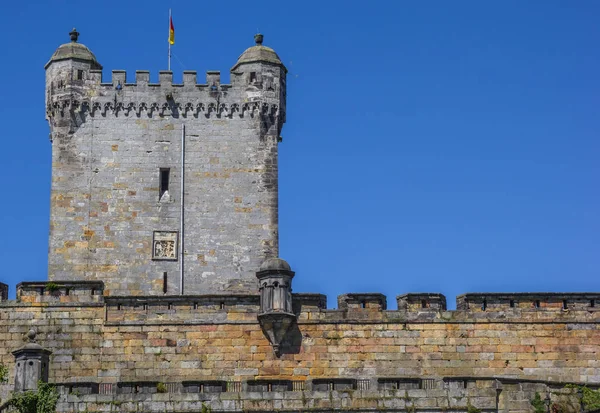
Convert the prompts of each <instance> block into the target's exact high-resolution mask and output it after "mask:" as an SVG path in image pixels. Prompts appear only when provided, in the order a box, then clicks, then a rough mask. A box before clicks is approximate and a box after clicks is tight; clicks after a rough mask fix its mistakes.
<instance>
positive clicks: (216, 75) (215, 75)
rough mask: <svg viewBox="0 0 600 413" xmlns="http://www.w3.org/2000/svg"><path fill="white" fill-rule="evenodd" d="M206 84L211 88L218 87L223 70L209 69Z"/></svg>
mask: <svg viewBox="0 0 600 413" xmlns="http://www.w3.org/2000/svg"><path fill="white" fill-rule="evenodd" d="M206 84H207V85H208V86H209V88H215V89H216V88H218V87H219V85H220V84H221V72H220V71H218V70H209V71H207V72H206Z"/></svg>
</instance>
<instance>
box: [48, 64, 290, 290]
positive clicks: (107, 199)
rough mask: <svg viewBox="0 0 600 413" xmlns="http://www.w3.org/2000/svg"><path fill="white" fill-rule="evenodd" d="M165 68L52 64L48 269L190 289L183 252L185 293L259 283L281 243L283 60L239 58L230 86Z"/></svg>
mask: <svg viewBox="0 0 600 413" xmlns="http://www.w3.org/2000/svg"><path fill="white" fill-rule="evenodd" d="M76 72H81V79H78V78H77V77H76V76H79V75H74V73H76ZM250 74H252V75H253V77H252V78H250ZM159 77H160V81H159V83H157V84H152V83H150V74H149V73H148V72H144V71H139V72H136V74H135V83H129V82H130V80H129V79H127V77H126V73H125V72H123V71H113V75H112V79H111V81H110V82H109V83H103V80H102V73H101V71H98V70H92V69H91V66H90V64H86V63H85V62H78V61H71V60H64V61H57V62H51V64H50V65H49V66H48V69H47V75H46V84H47V101H48V108H47V109H48V110H47V114H48V115H47V116H48V120H49V123H50V128H51V132H52V133H51V139H52V142H53V143H52V194H51V217H50V245H49V279H50V280H92V281H93V280H101V281H104V282H105V284H106V291H105V293H106V294H117V295H118V294H136V295H149V294H163V293H164V292H165V291H167V292H168V293H169V294H179V293H180V292H181V285H180V266H181V264H182V263H181V257H180V253H181V252H183V260H184V263H183V264H184V272H185V275H184V283H183V284H184V291H185V293H187V294H198V293H212V292H218V291H230V292H245V293H248V292H253V291H255V290H256V279H255V275H254V274H255V272H256V270H257V269H258V268H259V266H260V264H261V263H262V262H263V261H264V260H265V259H266V258H269V257H276V256H277V255H278V216H277V210H278V205H277V202H278V191H277V142H278V138H279V133H280V130H281V127H282V125H283V121H284V118H285V113H284V109H285V102H284V96H285V68H283V67H281V66H278V65H272V64H266V63H265V64H263V63H257V62H254V63H246V64H242V65H238V66H236V70H235V72H232V74H231V84H230V85H226V84H221V83H220V75H219V73H218V72H209V73H207V78H206V82H207V83H206V84H197V81H196V72H185V73H184V75H183V84H173V82H172V73H171V72H160V76H159ZM183 127H185V135H186V142H185V202H184V204H185V208H184V209H185V215H184V217H185V218H184V224H185V225H184V246H183V251H182V249H181V240H182V236H181V233H180V232H181V231H180V223H181V220H180V217H181V201H182V194H181V191H180V185H181V179H182V163H181V156H182V140H181V135H182V128H183ZM166 169H169V185H168V191H167V192H166V193H164V188H161V170H163V171H164V170H166ZM163 181H164V180H163ZM157 232H160V233H157Z"/></svg>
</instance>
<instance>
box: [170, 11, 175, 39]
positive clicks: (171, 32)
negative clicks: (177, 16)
mask: <svg viewBox="0 0 600 413" xmlns="http://www.w3.org/2000/svg"><path fill="white" fill-rule="evenodd" d="M169 44H175V26H173V17H171V16H169Z"/></svg>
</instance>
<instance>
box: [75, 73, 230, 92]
mask: <svg viewBox="0 0 600 413" xmlns="http://www.w3.org/2000/svg"><path fill="white" fill-rule="evenodd" d="M197 77H198V76H197V71H195V70H186V71H184V72H183V83H173V72H172V71H169V70H161V71H159V72H158V83H152V82H150V71H149V70H136V71H135V75H134V76H133V81H131V79H132V77H131V76H129V81H128V76H127V72H126V71H125V70H113V71H112V76H111V79H110V81H109V82H107V81H105V80H104V79H103V72H102V70H90V71H89V74H88V77H87V79H85V80H84V82H86V83H91V84H94V85H100V86H102V87H103V88H106V89H108V90H117V91H123V90H125V91H126V90H128V89H132V90H134V89H138V88H144V87H151V88H156V87H166V88H168V87H173V88H182V87H183V88H188V87H189V88H192V89H193V88H200V89H205V88H209V87H210V88H212V90H213V91H215V90H216V89H215V88H218V89H220V90H227V89H230V88H231V87H232V85H231V84H221V72H220V71H215V70H211V71H207V72H206V83H198V82H197Z"/></svg>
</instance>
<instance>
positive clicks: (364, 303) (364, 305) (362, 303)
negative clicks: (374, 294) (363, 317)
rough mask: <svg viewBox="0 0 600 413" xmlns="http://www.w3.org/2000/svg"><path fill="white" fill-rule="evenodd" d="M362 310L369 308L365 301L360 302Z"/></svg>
mask: <svg viewBox="0 0 600 413" xmlns="http://www.w3.org/2000/svg"><path fill="white" fill-rule="evenodd" d="M360 308H367V303H366V301H365V300H362V301H361V302H360Z"/></svg>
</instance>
